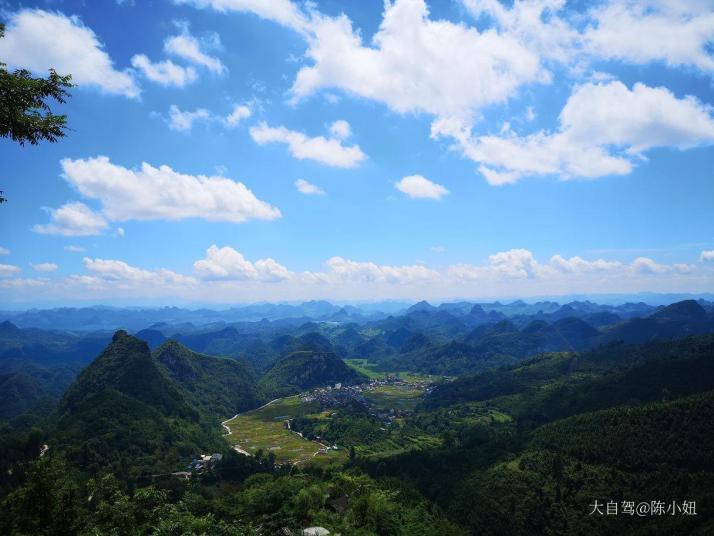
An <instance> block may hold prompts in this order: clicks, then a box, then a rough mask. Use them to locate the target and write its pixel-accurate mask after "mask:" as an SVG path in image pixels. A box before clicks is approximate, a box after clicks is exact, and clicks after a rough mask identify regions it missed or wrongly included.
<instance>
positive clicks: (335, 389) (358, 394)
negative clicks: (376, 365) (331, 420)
mask: <svg viewBox="0 0 714 536" xmlns="http://www.w3.org/2000/svg"><path fill="white" fill-rule="evenodd" d="M433 388H434V387H433V384H432V382H431V381H428V380H421V379H420V380H413V381H405V380H403V379H402V378H400V377H399V376H397V375H394V374H389V375H387V376H386V377H384V378H378V379H372V380H370V381H369V382H368V383H362V384H358V385H343V384H342V383H336V384H334V386H326V387H318V388H316V389H313V390H312V391H309V392H306V393H303V394H302V395H300V400H301V402H303V403H311V402H317V403H319V405H320V409H321V410H322V411H325V410H327V409H331V408H337V407H340V406H343V405H346V404H349V403H354V402H356V403H358V404H361V405H363V406H364V407H365V408H367V411H368V413H369V415H370V416H371V417H374V418H376V419H379V420H380V421H382V423H383V424H384V425H385V426H389V425H391V424H393V423H394V421H395V419H399V418H403V417H407V416H409V415H411V414H412V413H413V409H411V408H403V407H390V406H391V404H380V403H378V401H379V399H380V397H379V396H377V395H381V394H383V392H384V391H387V390H390V391H395V390H403V391H405V392H407V391H408V392H417V393H419V395H420V397H421V396H423V395H425V394H428V393H430V392H431V391H432V390H433Z"/></svg>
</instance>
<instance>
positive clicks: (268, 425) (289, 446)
mask: <svg viewBox="0 0 714 536" xmlns="http://www.w3.org/2000/svg"><path fill="white" fill-rule="evenodd" d="M317 411H319V410H318V408H317V406H316V404H314V403H304V402H302V401H301V400H300V397H299V396H292V397H288V398H281V399H278V400H274V401H272V402H270V403H268V404H266V405H265V406H263V407H261V408H258V409H254V410H252V411H248V412H246V413H242V414H240V415H236V416H235V417H233V418H232V419H230V420H228V421H226V422H225V423H224V424H225V425H226V426H227V427H228V429H229V430H230V433H229V434H228V439H229V441H230V442H231V443H232V444H233V445H235V446H237V447H239V448H240V449H242V450H244V451H245V452H248V453H250V454H253V455H254V454H256V453H257V452H258V451H259V450H262V451H263V455H265V456H267V455H268V453H270V452H272V453H273V454H274V455H275V458H276V461H277V462H278V463H299V462H308V461H315V462H318V463H320V462H325V461H334V460H339V459H345V458H346V456H347V453H346V452H344V451H332V450H331V451H328V453H327V454H316V453H317V452H318V450H319V449H320V448H322V445H321V444H319V443H317V442H315V441H309V440H307V439H303V438H302V437H300V436H299V435H297V434H295V433H293V432H291V431H290V430H288V429H287V428H286V426H285V421H287V420H288V419H290V418H292V417H297V416H299V415H308V414H311V413H313V412H317Z"/></svg>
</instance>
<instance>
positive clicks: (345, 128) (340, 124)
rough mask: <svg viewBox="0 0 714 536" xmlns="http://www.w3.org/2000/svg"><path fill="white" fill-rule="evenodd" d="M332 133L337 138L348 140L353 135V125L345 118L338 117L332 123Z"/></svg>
mask: <svg viewBox="0 0 714 536" xmlns="http://www.w3.org/2000/svg"><path fill="white" fill-rule="evenodd" d="M330 134H332V137H333V138H335V139H336V140H346V139H347V138H349V137H350V136H351V135H352V127H350V124H349V123H348V122H347V121H345V120H344V119H338V120H337V121H335V122H334V123H332V124H331V125H330Z"/></svg>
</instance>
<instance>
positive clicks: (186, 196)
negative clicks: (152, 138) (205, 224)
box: [61, 156, 281, 223]
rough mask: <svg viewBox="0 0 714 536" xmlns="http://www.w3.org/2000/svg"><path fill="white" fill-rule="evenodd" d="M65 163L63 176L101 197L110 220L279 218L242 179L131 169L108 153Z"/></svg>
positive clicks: (145, 166)
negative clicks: (114, 159)
mask: <svg viewBox="0 0 714 536" xmlns="http://www.w3.org/2000/svg"><path fill="white" fill-rule="evenodd" d="M61 164H62V170H63V171H64V174H63V177H64V178H65V180H66V181H67V182H69V183H70V184H71V185H72V186H74V187H75V188H77V190H78V191H79V192H80V193H81V194H82V195H84V196H85V197H88V198H91V199H98V200H99V201H100V202H101V203H102V212H103V214H104V215H105V216H106V217H107V218H108V219H110V220H112V221H127V220H158V219H163V220H181V219H185V218H203V219H206V220H210V221H228V222H233V223H241V222H244V221H246V220H250V219H259V220H274V219H276V218H279V217H280V216H281V214H280V210H278V209H277V208H275V207H273V206H271V205H269V204H268V203H266V202H264V201H261V200H260V199H258V198H257V197H256V196H255V195H254V194H253V192H252V191H250V190H249V189H248V188H247V187H246V186H245V185H244V184H243V183H242V182H236V181H233V180H231V179H228V178H226V177H221V176H213V177H206V176H204V175H186V174H182V173H178V172H176V171H174V170H173V169H171V168H170V167H169V166H166V165H164V166H160V167H158V168H156V167H153V166H151V165H150V164H147V163H146V162H144V163H142V164H141V166H140V167H139V168H138V169H127V168H125V167H122V166H119V165H116V164H112V163H111V162H110V161H109V158H107V157H106V156H98V157H96V158H87V159H78V160H71V159H68V158H67V159H64V160H62V162H61Z"/></svg>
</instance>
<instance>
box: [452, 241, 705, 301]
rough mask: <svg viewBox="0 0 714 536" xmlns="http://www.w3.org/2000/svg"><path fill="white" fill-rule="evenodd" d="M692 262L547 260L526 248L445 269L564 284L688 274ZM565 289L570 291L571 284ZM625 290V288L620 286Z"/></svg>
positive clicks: (487, 278) (474, 277)
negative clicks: (475, 263)
mask: <svg viewBox="0 0 714 536" xmlns="http://www.w3.org/2000/svg"><path fill="white" fill-rule="evenodd" d="M690 272H692V266H689V265H687V264H671V265H670V264H660V263H658V262H656V261H654V260H653V259H650V258H648V257H638V258H636V259H635V260H633V261H632V262H631V263H629V264H626V263H623V262H620V261H607V260H605V259H595V260H586V259H583V258H582V257H579V256H574V257H570V258H569V259H568V258H565V257H563V256H562V255H553V256H552V257H551V258H550V260H549V261H548V262H547V263H542V262H539V261H538V260H537V259H536V258H535V256H534V255H533V253H532V252H531V251H529V250H527V249H511V250H509V251H502V252H499V253H495V254H493V255H490V256H489V257H488V264H487V265H470V264H457V265H454V266H451V267H449V268H448V273H449V274H450V275H451V276H453V277H455V278H457V279H461V280H464V281H484V282H494V281H498V280H511V279H515V280H518V279H522V280H533V279H538V280H540V281H560V282H564V283H566V284H567V285H573V284H574V282H580V283H583V282H588V281H599V282H600V283H604V284H606V283H607V282H608V281H610V282H612V281H616V280H618V281H619V280H622V281H624V280H632V278H633V277H637V276H645V277H651V276H652V275H665V274H672V275H674V274H688V273H690ZM566 288H569V292H572V286H571V287H567V286H566ZM624 290H627V289H624Z"/></svg>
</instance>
